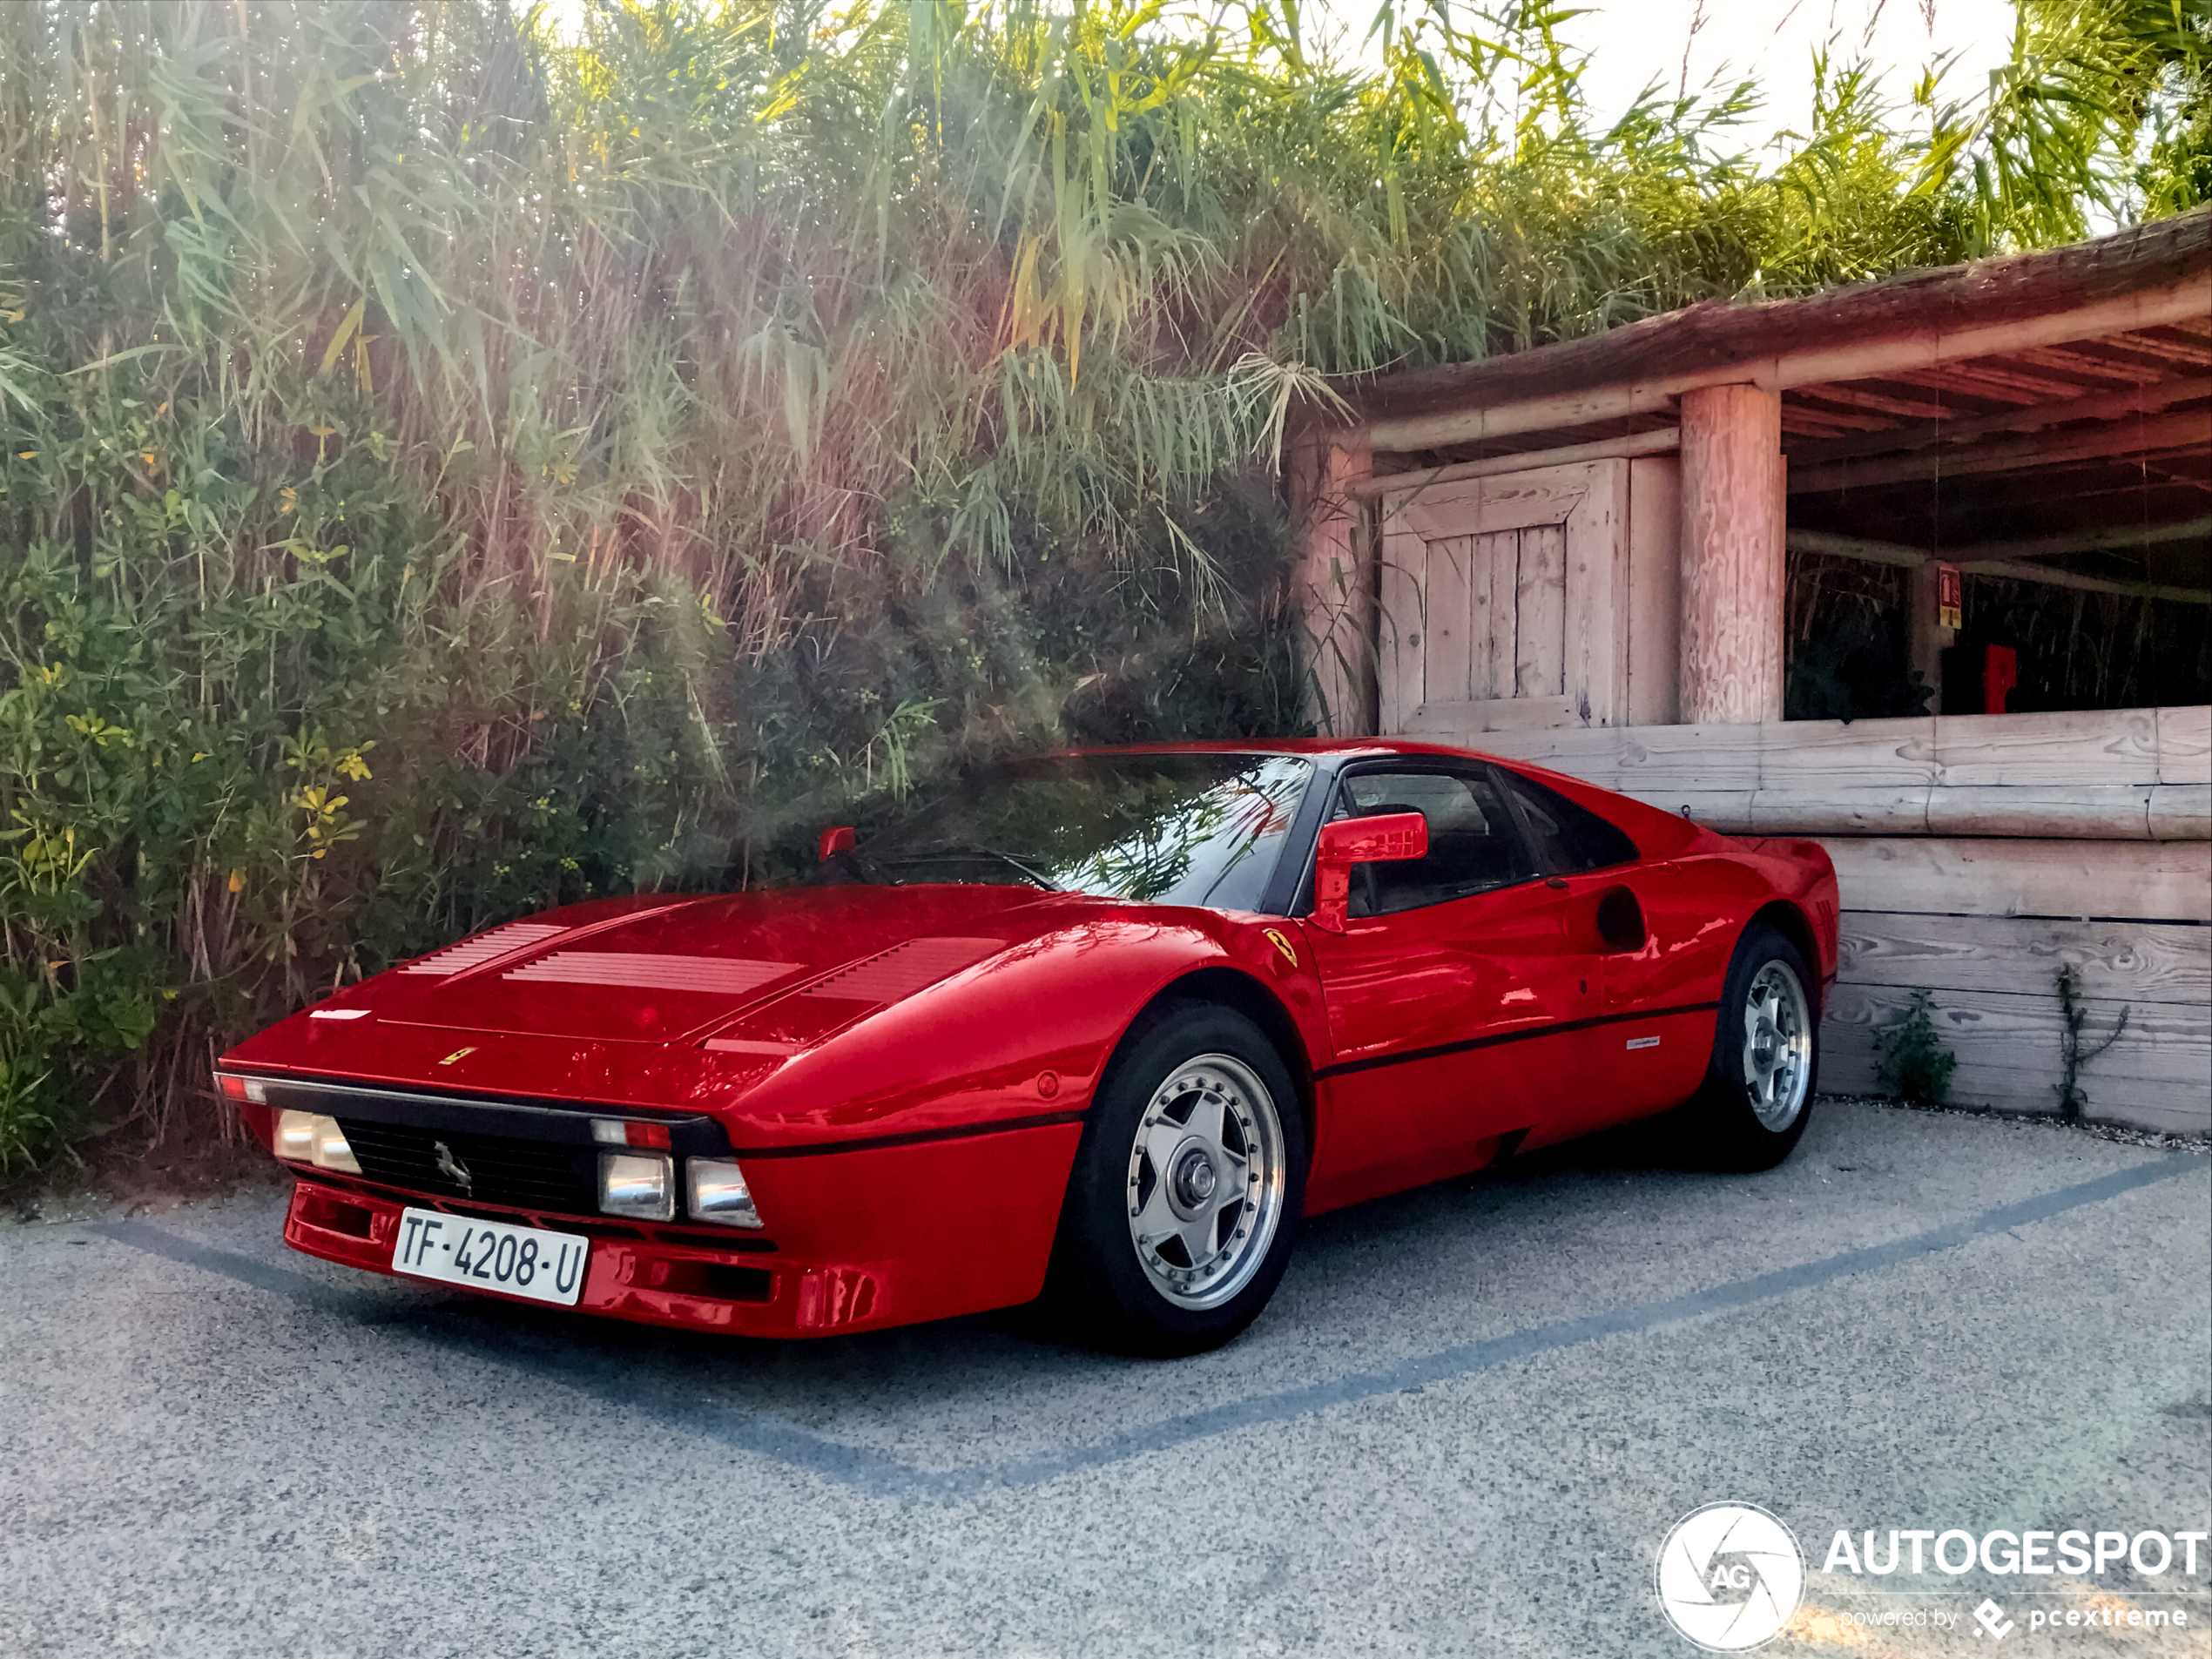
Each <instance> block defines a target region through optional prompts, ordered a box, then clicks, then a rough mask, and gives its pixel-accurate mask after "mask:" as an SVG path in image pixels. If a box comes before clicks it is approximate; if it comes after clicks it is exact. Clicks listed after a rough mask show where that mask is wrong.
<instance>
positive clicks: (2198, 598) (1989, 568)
mask: <svg viewBox="0 0 2212 1659" xmlns="http://www.w3.org/2000/svg"><path fill="white" fill-rule="evenodd" d="M1789 547H1790V550H1791V552H1793V553H1817V554H1825V555H1828V556H1831V557H1833V558H1839V559H1858V560H1859V561H1860V562H1862V563H1867V564H1894V565H1898V566H1901V567H1903V568H1904V569H1905V570H1918V569H1919V567H1920V566H1921V565H1923V564H1925V563H1928V562H1929V561H1930V560H1931V559H1932V558H1934V557H1935V556H1936V555H1934V554H1932V553H1931V552H1929V551H1928V550H1926V549H1925V548H1920V547H1906V546H1904V545H1902V544H1901V543H1896V542H1876V541H1871V540H1869V539H1868V538H1867V537H1865V536H1842V535H1838V533H1837V532H1835V531H1833V530H1791V532H1790V533H1789ZM1972 552H1973V550H1972V549H1969V548H1958V549H1953V550H1947V551H1946V552H1945V553H1944V554H1943V557H1944V558H1945V559H1946V560H1948V561H1950V562H1951V563H1954V564H1956V565H1957V566H1958V567H1959V570H1963V571H1964V572H1965V573H1966V575H1968V576H1991V577H2003V578H2004V579H2005V580H2006V581H2008V582H2036V583H2041V584H2043V585H2044V586H2045V587H2051V588H2074V589H2077V590H2080V591H2081V592H2084V593H2120V594H2125V595H2127V596H2128V597H2130V598H2134V599H2171V600H2173V601H2175V603H2177V604H2186V605H2212V590H2207V589H2203V588H2181V587H2175V586H2173V585H2171V584H2170V583H2163V582H2126V581H2121V580H2120V579H2118V578H2116V577H2101V576H2077V575H2075V574H2074V572H2073V571H2071V570H2053V569H2052V568H2051V567H2050V566H2049V565H2047V564H2027V563H2022V562H2021V561H2020V560H2018V559H1992V558H1976V557H1970V556H1969V555H1970V554H1971V553H1972Z"/></svg>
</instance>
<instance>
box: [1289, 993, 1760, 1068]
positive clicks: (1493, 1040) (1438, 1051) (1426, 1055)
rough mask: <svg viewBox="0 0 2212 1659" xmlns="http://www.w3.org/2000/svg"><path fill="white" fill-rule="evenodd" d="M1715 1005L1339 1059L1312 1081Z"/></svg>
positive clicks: (1601, 1017)
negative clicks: (1368, 1056)
mask: <svg viewBox="0 0 2212 1659" xmlns="http://www.w3.org/2000/svg"><path fill="white" fill-rule="evenodd" d="M1719 1007H1720V1004H1719V1003H1718V1002H1683V1003H1678V1004H1676V1006H1675V1007H1673V1008H1638V1009H1637V1010H1636V1011H1635V1013H1633V1014H1594V1015H1591V1016H1590V1017H1589V1018H1588V1019H1587V1020H1554V1022H1552V1023H1551V1024H1549V1025H1539V1026H1531V1027H1530V1028H1528V1029H1527V1030H1525V1031H1506V1032H1501V1033H1500V1034H1499V1035H1496V1036H1494V1037H1469V1038H1467V1041H1465V1042H1440V1043H1438V1044H1437V1045H1436V1046H1435V1047H1434V1048H1431V1049H1408V1050H1407V1051H1406V1053H1404V1054H1386V1055H1376V1056H1375V1057H1374V1058H1373V1059H1372V1060H1342V1061H1339V1062H1337V1063H1336V1064H1335V1065H1333V1066H1323V1067H1321V1068H1320V1069H1318V1070H1316V1071H1315V1072H1314V1074H1313V1076H1314V1077H1315V1079H1316V1080H1317V1081H1318V1079H1321V1078H1324V1077H1348V1076H1351V1075H1352V1073H1353V1072H1356V1071H1380V1070H1381V1069H1383V1068H1384V1067H1386V1066H1410V1065H1412V1064H1413V1062H1415V1061H1416V1060H1440V1059H1441V1058H1443V1057H1444V1056H1445V1055H1453V1054H1468V1053H1472V1052H1473V1051H1474V1049H1496V1048H1501V1047H1503V1046H1504V1045H1505V1044H1507V1043H1508V1042H1532V1041H1534V1039H1535V1038H1537V1037H1556V1036H1561V1035H1565V1034H1566V1033H1568V1032H1569V1031H1588V1030H1589V1029H1591V1028H1593V1027H1595V1026H1601V1025H1626V1024H1628V1023H1629V1022H1632V1021H1635V1020H1663V1019H1665V1018H1667V1017H1668V1016H1669V1015H1675V1014H1710V1013H1712V1012H1713V1011H1714V1010H1715V1009H1716V1008H1719Z"/></svg>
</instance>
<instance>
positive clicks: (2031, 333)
mask: <svg viewBox="0 0 2212 1659" xmlns="http://www.w3.org/2000/svg"><path fill="white" fill-rule="evenodd" d="M1353 402H1354V411H1355V413H1354V418H1353V419H1352V421H1349V422H1347V423H1345V424H1344V425H1341V426H1339V427H1335V428H1317V429H1313V430H1310V431H1307V432H1306V433H1305V434H1303V435H1302V436H1301V439H1300V441H1299V443H1298V447H1297V449H1296V452H1295V462H1294V467H1293V479H1292V488H1293V494H1294V502H1295V505H1296V506H1297V508H1298V512H1299V516H1300V523H1301V534H1302V536H1304V540H1305V556H1304V558H1303V561H1302V564H1301V567H1300V576H1299V582H1300V590H1301V599H1302V603H1303V605H1304V609H1305V617H1306V619H1307V624H1308V628H1309V631H1310V633H1311V636H1312V641H1311V643H1312V656H1311V662H1312V668H1313V679H1314V686H1315V717H1316V719H1317V723H1318V724H1319V725H1321V726H1322V728H1323V729H1325V730H1330V731H1334V732H1340V733H1345V732H1406V733H1418V734H1421V735H1426V736H1433V737H1436V738H1441V739H1444V740H1447V741H1455V742H1461V743H1465V744H1467V745H1468V746H1470V747H1474V748H1480V749H1485V750H1487V751H1489V752H1494V753H1501V754H1507V755H1513V756H1517V757H1521V758H1524V759H1531V760H1537V761H1541V762H1542V763H1543V764H1545V765H1552V766H1555V767H1557V768H1559V769H1560V770H1561V771H1565V772H1572V773H1575V774H1576V775H1579V776H1581V777H1584V778H1587V779H1589V780H1590V781H1592V782H1595V783H1600V784H1603V785H1605V786H1608V787H1612V788H1617V789H1622V790H1624V791H1626V792H1629V793H1631V794H1635V795H1636V796H1638V797H1640V798H1642V799H1646V800H1649V801H1651V802H1653V803H1654V804H1657V805H1662V806H1665V807H1667V808H1668V809H1669V810H1679V811H1683V812H1685V813H1689V815H1690V816H1692V817H1694V818H1696V819H1699V820H1700V821H1702V822H1706V823H1710V824H1711V825H1712V826H1714V827H1716V828H1719V829H1723V830H1726V831H1730V832H1731V833H1757V834H1811V835H1817V836H1818V837H1819V838H1820V839H1821V840H1823V841H1824V844H1825V845H1826V846H1828V847H1829V850H1830V852H1831V855H1832V856H1833V857H1834V858H1835V860H1836V863H1837V866H1838V871H1839V873H1840V874H1841V876H1842V880H1843V884H1844V904H1845V906H1846V909H1847V914H1846V919H1845V930H1844V931H1845V961H1844V976H1843V981H1842V983H1841V985H1840V987H1839V989H1838V995H1836V997H1835V998H1834V999H1833V1001H1831V1006H1830V1008H1829V1011H1828V1020H1829V1029H1828V1038H1829V1045H1828V1046H1829V1054H1830V1056H1831V1069H1830V1072H1829V1076H1828V1082H1829V1084H1830V1086H1831V1087H1839V1088H1868V1087H1871V1086H1872V1084H1873V1082H1874V1076H1875V1073H1874V1055H1873V1043H1872V1038H1873V1035H1874V1034H1875V1033H1876V1032H1878V1030H1880V1029H1881V1028H1885V1026H1888V1025H1890V1024H1892V1023H1894V1022H1896V1021H1897V1020H1898V1019H1899V1018H1900V1017H1902V1014H1903V1010H1904V1008H1905V1005H1906V1004H1907V1002H1908V1001H1909V1000H1910V998H1911V996H1912V993H1913V992H1915V991H1918V990H1925V991H1927V992H1929V993H1931V994H1932V996H1933V999H1934V1003H1935V1008H1936V1012H1937V1018H1938V1023H1939V1029H1940V1030H1941V1031H1942V1033H1943V1035H1944V1036H1945V1039H1946V1042H1949V1043H1950V1045H1951V1046H1952V1049H1953V1050H1954V1052H1956V1054H1957V1055H1958V1056H1959V1070H1958V1073H1957V1074H1956V1076H1955V1079H1954V1083H1953V1097H1954V1099H1956V1100H1958V1101H1959V1102H1960V1103H1967V1104H1979V1105H1986V1106H1993V1107H2000V1108H2005V1109H2028V1110H2033V1109H2052V1108H2054V1107H2055V1106H2056V1104H2057V1102H2058V1093H2057V1089H2056V1085H2057V1084H2058V1082H2060V1077H2061V1076H2062V1073H2063V1069H2064V1067H2063V1063H2062V1061H2061V1057H2060V1043H2061V1035H2062V1030H2063V1022H2062V1019H2061V1015H2060V1001H2059V998H2058V995H2057V987H2056V979H2057V974H2058V970H2059V968H2060V967H2061V966H2066V965H2071V966H2072V967H2073V968H2074V969H2075V970H2076V973H2077V974H2078V975H2079V981H2080V986H2081V988H2082V991H2083V994H2084V995H2086V996H2087V1006H2088V1009H2089V1015H2088V1026H2087V1031H2088V1033H2089V1034H2090V1035H2092V1036H2093V1037H2094V1035H2095V1034H2096V1033H2098V1032H2101V1031H2102V1030H2106V1029H2109V1028H2110V1027H2111V1026H2112V1024H2113V1023H2114V1022H2115V1021H2116V1020H2117V1018H2118V1015H2119V1014H2120V1012H2121V1009H2122V1008H2125V1009H2127V1010H2128V1026H2127V1030H2126V1033H2125V1035H2123V1036H2122V1037H2121V1040H2120V1042H2118V1043H2117V1044H2116V1045H2114V1048H2113V1049H2111V1050H2110V1052H2109V1053H2108V1054H2107V1055H2103V1056H2101V1057H2100V1058H2099V1059H2098V1060H2097V1061H2096V1062H2094V1065H2093V1066H2091V1067H2090V1068H2089V1069H2087V1071H2086V1072H2084V1073H2083V1074H2082V1076H2081V1078H2080V1082H2081V1083H2082V1085H2083V1087H2084V1088H2085V1089H2086V1091H2087V1094H2088V1096H2089V1098H2090V1102H2091V1107H2090V1109H2091V1112H2092V1114H2093V1115H2094V1116H2105V1117H2110V1118H2114V1119H2118V1120H2121V1121H2125V1122H2128V1123H2135V1124H2139V1125H2141V1126H2144V1127H2157V1128H2166V1129H2177V1130H2184V1129H2185V1130H2195V1131H2203V1130H2212V925H2208V924H2212V707H2208V706H2207V705H2206V704H2205V703H2203V702H2202V701H2198V700H2195V698H2192V699H2191V700H2189V701H2188V702H2185V703H2181V704H2176V705H2168V706H2134V707H2126V708H2060V709H2057V710H2052V711H2043V712H2036V713H1995V714H1993V713H1986V712H1983V711H1981V705H1979V702H1976V703H1974V704H1973V705H1972V706H1971V707H1962V706H1959V705H1960V704H1962V703H1964V702H1965V699H1964V698H1954V701H1953V705H1952V706H1950V707H1942V706H1938V707H1937V708H1936V709H1935V710H1934V711H1932V712H1930V713H1927V714H1924V715H1920V716H1917V717H1910V718H1877V719H1857V720H1853V721H1851V722H1850V723H1848V724H1846V723H1844V722H1841V721H1835V720H1788V721H1785V720H1784V718H1783V709H1784V671H1785V661H1786V658H1787V649H1786V645H1785V640H1784V615H1785V593H1786V589H1787V584H1788V580H1789V570H1790V566H1791V560H1792V559H1793V558H1796V559H1801V560H1802V559H1806V558H1813V557H1818V558H1826V559H1834V558H1838V557H1840V558H1844V559H1850V560H1857V561H1865V562H1867V563H1872V564H1880V565H1887V566H1892V567H1902V569H1903V571H1904V573H1905V582H1904V588H1903V591H1904V592H1905V596H1906V603H1905V627H1906V630H1907V631H1908V633H1909V644H1908V650H1909V653H1910V656H1911V658H1912V663H1913V664H1914V665H1915V666H1917V667H1919V669H1920V670H1921V671H1922V672H1923V674H1924V675H1925V678H1926V679H1927V681H1928V682H1929V683H1930V684H1932V685H1933V684H1939V683H1940V681H1941V678H1942V674H1941V667H1940V654H1941V653H1942V652H1943V651H1944V648H1945V647H1946V646H1947V645H1950V644H1952V643H1953V636H1952V631H1951V630H1949V629H1947V628H1946V627H1945V626H1944V625H1943V624H1944V623H1945V622H1946V621H1948V620H1951V619H1952V618H1951V617H1948V616H1946V614H1945V613H1943V612H1942V611H1941V610H1939V603H1938V602H1939V597H1944V596H1942V595H1940V594H1939V587H1940V586H1941V585H1942V584H1943V583H1945V582H1946V577H1947V574H1948V572H1951V571H1955V572H1957V573H1958V576H1957V577H1956V578H1955V579H1956V580H1958V581H1961V582H1971V581H1973V580H1976V579H1991V580H1995V579H2002V580H2003V581H2005V582H2008V583H2029V584H2033V590H2036V591H2040V590H2052V591H2054V592H2059V593H2063V592H2064V591H2065V590H2073V591H2074V593H2076V594H2082V593H2088V594H2106V595H2121V596H2125V597H2128V599H2129V600H2130V601H2140V602H2141V604H2142V606H2143V609H2144V615H2145V617H2147V618H2148V617H2149V616H2150V615H2151V614H2152V610H2153V609H2154V607H2165V608H2167V610H2165V611H2163V612H2161V614H2168V615H2170V614H2173V612H2172V610H2171V608H2172V607H2175V606H2180V607H2187V608H2188V609H2187V610H2186V612H2185V613H2184V614H2185V615H2186V617H2188V628H2189V629H2190V630H2192V631H2194V637H2197V638H2200V639H2202V637H2203V630H2204V629H2212V213H2208V212H2202V211H2201V212H2194V213H2191V214H2188V215H2184V216H2182V217H2180V218H2176V219H2169V220H2167V221H2164V222H2162V223H2161V224H2158V225H2154V226H2147V227H2143V228H2141V229H2139V230H2135V231H2131V232H2128V233H2124V234H2122V235H2119V236H2114V237H2110V238H2107V239H2102V240H2100V241H2096V242H2092V243H2087V244H2084V245H2082V246H2076V247H2070V248H2062V249H2058V250H2054V251H2052V252H2047V253H2032V254H2024V255H2018V256H2013V257H2007V258H2003V259H1994V260H1984V261H1980V262H1978V263H1975V264H1972V265H1967V266H1956V267H1952V268H1948V269H1944V270H1937V271H1929V272H1923V273H1912V274H1910V275H1906V276H1902V277H1897V278H1892V279H1887V280H1881V281H1877V282H1871V283H1865V284H1861V285H1858V286H1857V287H1851V288H1845V289H1839V290H1836V291H1833V292H1831V293H1823V294H1819V295H1816V296H1813V297H1811V298H1806V299H1800V300H1783V301H1773V302H1762V303H1753V304H1741V303H1724V302H1712V303H1708V304H1704V305H1700V306H1696V307H1689V308H1688V309H1686V310H1683V311H1678V312H1675V313H1670V314H1666V315H1663V316H1659V317H1654V318H1651V319H1649V320H1644V321H1642V322H1639V323H1635V324H1633V325H1630V326H1629V327H1622V328H1619V329H1615V330H1614V331H1612V332H1611V333H1608V334H1602V335H1597V336H1595V337H1592V338H1589V339H1585V340H1578V341H1568V342H1565V343H1562V344H1559V345H1554V346H1549V347H1541V348H1539V349H1536V350H1532V351H1528V352H1524V353H1520V354H1514V355H1511V356H1507V357H1502V358H1497V359H1494V360H1491V361H1487V362H1483V363H1478V364H1466V365H1453V366H1449V367H1445V368H1433V369H1425V370H1420V371H1415V372H1411V373H1406V374H1398V375H1393V376H1389V377H1386V378H1383V379H1380V380H1378V381H1374V382H1372V384H1370V385H1368V386H1366V387H1365V388H1361V389H1360V391H1359V394H1358V395H1357V396H1356V397H1355V398H1354V400H1353ZM2200 614H2201V615H2202V619H2203V620H2202V625H2201V626H2200V624H2197V623H2196V621H2195V618H2196V617H2198V616H2199V615H2200ZM2146 625H2148V624H2146ZM1954 678H1955V677H1954Z"/></svg>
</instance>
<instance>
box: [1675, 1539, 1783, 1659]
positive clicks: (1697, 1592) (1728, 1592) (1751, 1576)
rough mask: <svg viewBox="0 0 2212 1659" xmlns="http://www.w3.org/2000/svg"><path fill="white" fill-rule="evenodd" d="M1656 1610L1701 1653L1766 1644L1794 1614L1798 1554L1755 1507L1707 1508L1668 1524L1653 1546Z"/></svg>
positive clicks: (1737, 1651)
mask: <svg viewBox="0 0 2212 1659" xmlns="http://www.w3.org/2000/svg"><path fill="white" fill-rule="evenodd" d="M1658 1583H1659V1608H1660V1610H1661V1611H1662V1613H1664V1614H1665V1615H1667V1622H1668V1623H1669V1624H1671V1625H1673V1626H1674V1627H1675V1629H1676V1630H1678V1631H1680V1632H1681V1633H1682V1635H1683V1636H1684V1637H1685V1638H1686V1639H1688V1640H1689V1641H1690V1642H1695V1643H1696V1645H1697V1646H1699V1647H1701V1648H1703V1649H1705V1650H1706V1651H1707V1652H1708V1653H1742V1652H1743V1651H1744V1650H1746V1649H1750V1648H1756V1647H1758V1646H1759V1645H1760V1644H1762V1643H1763V1642H1770V1641H1772V1640H1773V1639H1774V1638H1775V1637H1776V1636H1777V1635H1779V1634H1780V1633H1781V1630H1782V1627H1783V1626H1784V1625H1785V1624H1787V1623H1788V1622H1790V1615H1791V1614H1792V1613H1795V1612H1796V1611H1797V1602H1798V1599H1799V1598H1800V1597H1801V1596H1803V1595H1804V1588H1805V1558H1804V1552H1803V1551H1802V1550H1800V1549H1799V1548H1797V1539H1796V1537H1795V1536H1794V1535H1792V1534H1791V1531H1790V1529H1789V1528H1788V1527H1785V1526H1784V1525H1783V1524H1782V1523H1781V1522H1780V1521H1777V1520H1776V1519H1775V1518H1774V1517H1773V1516H1772V1515H1770V1514H1768V1513H1767V1512H1766V1511H1765V1510H1764V1509H1762V1508H1760V1507H1757V1505H1756V1504H1748V1503H1709V1504H1707V1505H1706V1506H1705V1507H1703V1508H1702V1509H1693V1510H1691V1511H1690V1512H1689V1514H1686V1515H1684V1516H1683V1518H1682V1519H1681V1520H1680V1521H1676V1523H1675V1527H1674V1530H1673V1531H1672V1532H1670V1533H1669V1534H1667V1541H1666V1542H1665V1543H1663V1544H1662V1545H1660V1546H1659V1572H1658Z"/></svg>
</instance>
